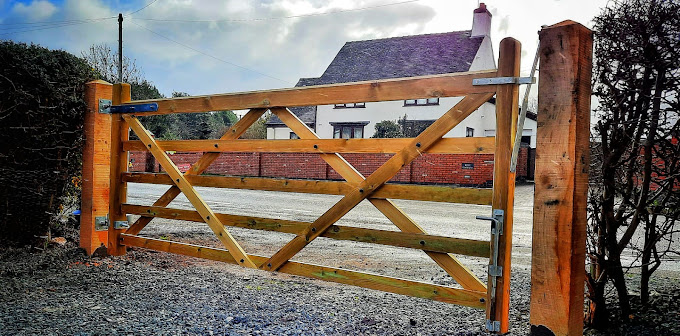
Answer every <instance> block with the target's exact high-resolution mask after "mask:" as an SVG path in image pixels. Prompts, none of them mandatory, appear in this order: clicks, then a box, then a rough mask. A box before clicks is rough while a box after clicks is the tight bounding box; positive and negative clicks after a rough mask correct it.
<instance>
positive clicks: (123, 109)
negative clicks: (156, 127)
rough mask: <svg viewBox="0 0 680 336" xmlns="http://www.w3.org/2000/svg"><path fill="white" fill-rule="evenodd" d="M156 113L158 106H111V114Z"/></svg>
mask: <svg viewBox="0 0 680 336" xmlns="http://www.w3.org/2000/svg"><path fill="white" fill-rule="evenodd" d="M155 111H158V104H156V103H146V104H126V105H113V106H111V113H135V112H155Z"/></svg>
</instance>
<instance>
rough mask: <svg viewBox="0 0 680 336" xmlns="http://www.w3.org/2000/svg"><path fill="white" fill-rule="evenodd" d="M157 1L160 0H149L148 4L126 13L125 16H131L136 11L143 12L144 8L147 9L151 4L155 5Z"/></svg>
mask: <svg viewBox="0 0 680 336" xmlns="http://www.w3.org/2000/svg"><path fill="white" fill-rule="evenodd" d="M156 1H158V0H153V1H151V2H149V3H148V4H146V6H144V7H142V8H140V9H138V10H136V11H134V12H132V13H127V14H125V16H129V15H132V14H135V13H138V12H141V11H142V10H144V9H146V7H149V6H151V5H153V4H154V3H155V2H156Z"/></svg>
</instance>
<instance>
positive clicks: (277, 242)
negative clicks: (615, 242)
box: [128, 183, 680, 284]
mask: <svg viewBox="0 0 680 336" xmlns="http://www.w3.org/2000/svg"><path fill="white" fill-rule="evenodd" d="M533 187H534V186H533V184H525V185H518V186H517V188H516V194H515V209H514V228H513V247H512V249H513V253H512V258H513V260H512V263H513V269H517V270H520V269H521V270H525V271H527V270H529V269H530V265H531V227H532V218H533V217H532V213H533ZM167 188H168V187H167V186H163V185H150V184H149V185H146V184H136V183H130V184H129V187H128V192H129V195H128V202H129V203H132V204H142V205H151V203H153V201H155V200H156V199H157V198H158V197H160V195H161V194H162V193H163V192H164V191H165V190H166V189H167ZM197 189H198V191H199V193H200V194H201V195H202V197H203V199H204V200H205V201H206V202H207V203H208V204H209V205H210V206H211V207H212V208H213V210H214V211H215V212H219V213H230V214H238V215H248V216H257V217H268V218H277V219H288V220H297V221H307V222H312V221H314V220H315V219H316V218H317V217H319V216H320V215H321V214H323V212H325V211H326V210H327V209H329V208H330V207H331V206H332V205H333V204H334V203H335V202H337V201H338V200H339V199H340V196H334V195H316V194H299V193H283V192H269V191H254V190H237V189H216V188H200V187H199V188H197ZM394 202H395V203H396V204H397V205H398V207H399V208H401V209H402V210H403V211H404V212H405V213H406V214H408V215H409V216H410V217H411V218H413V219H414V220H415V221H416V222H417V223H418V224H420V225H421V226H422V227H423V228H425V230H426V231H428V233H431V234H435V235H444V236H450V237H456V238H468V239H477V240H489V237H490V225H489V222H487V221H480V220H476V219H475V216H477V215H486V216H488V215H490V214H491V207H490V206H481V205H469V204H448V203H438V202H420V201H408V200H394ZM170 207H173V208H182V209H193V208H192V206H191V204H190V203H189V202H188V200H187V199H186V198H185V197H184V196H183V195H180V196H179V197H178V198H177V199H176V200H175V201H173V203H171V204H170ZM338 224H342V225H351V226H358V227H366V228H375V229H381V230H394V231H397V230H398V229H397V228H396V227H395V226H394V225H393V224H392V223H391V222H390V221H389V220H387V218H386V217H385V216H383V215H382V214H381V213H380V212H379V211H378V210H376V209H375V208H374V207H373V206H372V205H371V204H370V203H368V202H366V201H364V202H362V203H361V204H359V205H358V206H357V207H356V208H355V209H353V210H352V211H350V212H349V213H348V214H347V215H345V216H344V217H343V218H342V219H341V220H340V221H339V222H338ZM228 230H229V231H230V232H231V233H232V234H233V235H234V236H235V237H236V238H237V239H238V240H239V241H240V242H242V245H243V246H244V248H245V249H246V251H248V252H249V253H257V254H264V255H271V254H273V253H274V252H276V250H277V249H278V248H280V247H281V246H283V245H284V244H285V243H286V242H287V241H288V240H290V239H292V238H293V235H290V234H282V233H275V232H263V231H257V230H246V229H240V228H228ZM142 233H143V234H148V235H150V236H155V237H159V236H163V237H168V238H172V239H176V240H180V241H187V242H196V240H199V241H202V242H205V243H208V244H212V245H215V246H217V245H218V244H219V243H218V241H217V239H214V236H213V234H212V232H211V231H210V229H209V228H208V227H207V225H203V224H200V223H188V222H182V221H174V220H165V219H155V220H154V221H153V222H152V224H150V225H149V226H148V227H147V229H145V230H144V231H142ZM460 259H461V260H463V262H464V263H465V264H466V265H468V267H470V269H471V270H472V271H473V272H474V273H475V274H477V275H478V276H479V277H481V278H484V277H486V265H487V263H488V260H487V259H485V258H476V257H465V256H461V257H460ZM294 260H300V261H307V262H314V263H317V264H318V263H321V264H324V265H328V266H334V267H345V268H351V269H357V270H366V271H371V272H375V273H380V274H386V275H392V276H400V277H404V276H406V277H408V278H412V279H414V280H415V279H424V280H431V281H435V282H439V283H442V284H451V283H449V280H450V279H449V278H448V276H446V275H445V274H443V271H442V270H441V269H440V268H439V267H438V266H437V265H436V264H435V263H434V262H432V261H431V260H430V259H429V258H428V257H427V256H425V255H424V253H422V252H421V251H418V250H413V249H406V248H393V247H389V246H384V245H375V244H365V243H356V242H349V241H337V240H331V239H326V238H319V239H316V240H315V241H314V242H312V243H311V244H310V245H309V246H308V247H306V248H305V249H304V250H302V251H301V252H300V253H299V254H298V255H297V256H296V257H295V258H294ZM632 260H633V259H632V257H628V261H629V262H632ZM660 271H664V273H666V275H669V276H673V277H676V278H680V262H677V261H675V262H666V263H665V265H663V266H662V268H661V270H660ZM414 277H415V278H414Z"/></svg>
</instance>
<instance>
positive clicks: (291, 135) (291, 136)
mask: <svg viewBox="0 0 680 336" xmlns="http://www.w3.org/2000/svg"><path fill="white" fill-rule="evenodd" d="M290 139H291V140H295V139H300V137H299V136H298V135H297V134H295V132H290Z"/></svg>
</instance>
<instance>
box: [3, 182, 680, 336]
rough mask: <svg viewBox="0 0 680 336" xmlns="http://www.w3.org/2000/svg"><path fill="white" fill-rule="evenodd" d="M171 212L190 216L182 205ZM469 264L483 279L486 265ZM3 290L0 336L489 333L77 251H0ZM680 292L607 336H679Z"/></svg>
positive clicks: (328, 246) (255, 198)
mask: <svg viewBox="0 0 680 336" xmlns="http://www.w3.org/2000/svg"><path fill="white" fill-rule="evenodd" d="M163 191H164V188H163V187H162V186H144V188H141V187H140V185H131V186H130V198H129V202H130V203H135V204H147V205H148V204H150V203H151V202H152V201H153V199H155V198H156V197H157V196H160V194H161V193H162V192H163ZM201 192H202V194H203V195H204V198H205V199H206V201H208V203H209V204H210V205H211V206H214V207H215V210H216V211H217V212H227V213H235V214H243V215H256V216H262V217H273V218H284V219H291V220H304V221H312V220H313V219H315V218H316V217H317V216H318V215H319V214H320V213H321V211H323V210H324V209H327V208H328V207H330V205H332V203H333V202H334V200H337V199H338V198H337V197H335V196H323V197H315V196H312V195H303V194H282V193H267V192H254V191H247V190H225V191H219V192H218V191H207V190H201ZM532 194H533V189H532V186H518V188H517V196H516V207H515V209H516V211H515V223H516V225H515V230H514V240H513V262H514V264H515V266H514V267H513V270H512V285H511V293H512V305H511V312H510V321H511V328H512V334H513V335H525V334H527V331H528V330H529V325H528V315H529V313H528V298H529V283H530V273H529V261H530V248H529V246H530V242H531V223H530V222H531V204H532V202H533V199H532ZM152 198H153V199H152ZM217 202H219V203H220V204H221V205H219V206H218V205H217ZM397 203H398V205H399V206H400V207H402V208H403V209H404V210H405V212H406V213H408V214H409V215H410V216H412V217H413V218H414V219H415V220H416V222H418V223H419V224H421V225H422V226H424V227H425V228H426V229H427V230H428V231H430V232H431V233H433V234H443V235H451V236H455V237H463V238H475V239H488V223H485V222H481V221H476V220H475V219H474V216H475V215H480V214H488V213H489V212H490V211H491V210H490V207H483V206H470V205H450V204H437V203H424V202H411V201H397ZM171 206H172V207H179V208H189V205H188V203H187V201H186V199H183V198H179V199H178V200H177V201H176V202H175V203H173V204H171ZM435 209H436V210H435ZM341 224H346V225H355V226H363V227H373V228H379V229H384V230H390V229H393V226H392V225H391V224H390V223H389V222H388V221H387V220H386V219H384V217H382V215H381V214H380V213H379V212H377V211H376V210H374V209H372V208H371V206H370V204H362V205H360V206H359V207H358V208H357V209H356V210H353V211H352V212H350V213H349V214H348V215H347V216H346V217H345V218H344V219H343V220H342V221H341ZM230 231H231V232H232V233H233V234H234V236H235V237H236V238H237V239H238V240H239V241H242V242H244V243H243V245H244V248H245V250H246V251H248V252H250V253H258V254H271V253H273V251H274V250H275V249H276V248H277V247H280V246H282V245H283V244H285V243H286V241H287V239H289V238H291V236H290V235H286V234H275V233H271V232H266V233H265V232H259V231H253V230H245V229H237V228H233V229H232V228H230ZM142 233H144V234H146V235H149V236H152V237H162V238H168V239H171V240H180V241H187V242H193V243H201V244H206V245H215V246H217V244H218V242H217V240H216V239H214V238H213V234H212V232H210V230H209V229H208V228H207V227H206V226H205V225H200V224H198V225H197V224H195V223H187V222H180V221H169V220H156V221H154V222H153V224H151V225H150V226H149V227H148V229H145V230H144V231H142ZM317 240H318V242H317V241H315V242H314V243H313V244H311V245H310V246H309V247H307V248H306V249H305V250H303V252H302V253H301V254H300V256H298V257H296V260H300V261H308V262H315V263H317V264H319V263H320V264H325V265H329V266H334V267H345V268H350V269H357V270H363V271H369V272H373V273H380V274H386V275H390V276H398V277H403V278H408V279H413V280H421V281H429V282H434V283H438V284H445V285H454V284H453V282H452V280H451V279H450V277H448V275H446V274H445V273H444V272H443V271H442V270H441V269H439V268H438V267H437V266H436V265H435V264H434V263H433V262H431V261H430V260H429V259H428V258H427V257H426V256H424V255H423V253H422V252H420V251H415V250H409V249H401V248H390V247H386V246H378V245H370V244H360V243H354V242H346V241H334V240H330V239H325V238H319V239H317ZM463 259H464V261H465V263H466V264H467V265H469V266H470V267H471V269H472V270H473V272H475V273H477V274H478V275H479V276H485V272H484V267H485V265H486V262H487V261H486V259H483V258H463ZM0 283H1V284H2V289H1V290H0V334H2V335H34V334H39V335H145V334H159V335H209V334H217V335H258V334H262V335H486V333H485V331H484V328H483V325H484V321H485V314H484V312H483V311H480V310H475V309H471V308H466V307H460V306H456V305H450V304H445V303H440V302H433V301H429V300H426V299H419V298H412V297H407V296H401V295H396V294H390V293H383V292H379V291H373V290H366V289H362V288H357V287H352V286H346V285H341V284H334V283H326V282H321V281H316V280H310V279H306V278H301V277H295V276H289V275H285V274H278V273H269V272H264V271H256V270H250V269H245V268H242V267H238V266H234V265H230V264H223V263H217V262H211V261H206V260H199V259H193V258H186V257H182V256H176V255H171V254H166V253H157V252H153V251H145V250H141V249H135V250H132V251H130V252H129V253H128V255H126V256H124V257H115V258H87V257H86V256H84V255H82V252H80V251H79V250H78V249H77V248H74V247H72V248H54V249H51V250H49V251H47V252H43V253H31V252H30V251H29V250H27V249H19V250H16V249H5V250H3V251H0ZM677 287H678V276H677V274H676V273H674V272H672V271H671V272H666V273H663V275H660V276H659V277H657V278H655V280H654V282H653V284H652V288H654V289H655V291H656V292H657V294H658V295H657V296H655V297H657V302H656V303H657V304H655V307H659V311H658V315H659V316H662V317H663V319H664V321H663V322H662V323H659V322H650V320H646V319H640V321H639V322H638V323H637V324H636V325H633V326H627V327H626V329H625V330H624V329H617V327H616V326H613V328H614V332H616V333H621V334H629V335H641V334H642V335H673V332H675V330H676V329H677V327H676V326H677V325H678V323H680V315H678V313H677V311H678V305H680V303H678V302H680V292H679V291H678V290H677ZM669 312H670V313H669ZM654 321H656V320H654ZM666 324H667V325H666ZM591 334H595V333H591Z"/></svg>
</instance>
